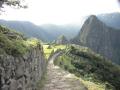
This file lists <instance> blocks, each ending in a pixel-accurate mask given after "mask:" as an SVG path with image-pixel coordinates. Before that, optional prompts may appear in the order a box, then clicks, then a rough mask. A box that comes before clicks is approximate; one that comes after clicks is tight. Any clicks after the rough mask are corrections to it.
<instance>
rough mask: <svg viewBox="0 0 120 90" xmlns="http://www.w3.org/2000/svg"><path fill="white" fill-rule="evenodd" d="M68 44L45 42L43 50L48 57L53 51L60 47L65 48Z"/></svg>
mask: <svg viewBox="0 0 120 90" xmlns="http://www.w3.org/2000/svg"><path fill="white" fill-rule="evenodd" d="M65 48H66V46H65V45H48V44H44V45H43V50H44V53H45V57H46V58H47V59H48V58H49V56H50V54H51V53H52V52H55V51H56V50H58V49H65Z"/></svg>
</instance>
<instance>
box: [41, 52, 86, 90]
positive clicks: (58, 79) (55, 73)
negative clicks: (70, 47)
mask: <svg viewBox="0 0 120 90" xmlns="http://www.w3.org/2000/svg"><path fill="white" fill-rule="evenodd" d="M58 55H59V53H57V54H55V55H54V56H53V57H52V58H51V60H50V62H49V64H48V67H47V76H46V81H45V85H44V88H43V90H87V88H86V87H85V86H84V85H83V84H82V83H81V82H80V81H79V80H78V79H76V77H75V76H74V75H73V74H70V73H69V72H67V71H64V70H63V69H61V68H59V67H58V66H55V65H54V64H53V61H54V59H55V58H56V57H57V56H58Z"/></svg>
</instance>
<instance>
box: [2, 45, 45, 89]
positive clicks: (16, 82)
mask: <svg viewBox="0 0 120 90" xmlns="http://www.w3.org/2000/svg"><path fill="white" fill-rule="evenodd" d="M45 68H46V62H45V60H44V53H43V49H42V47H41V46H37V47H35V48H32V49H31V50H30V51H29V52H27V53H26V54H25V55H23V56H19V57H13V56H11V55H7V54H4V55H0V90H37V82H38V81H40V79H41V76H42V74H43V73H44V71H45Z"/></svg>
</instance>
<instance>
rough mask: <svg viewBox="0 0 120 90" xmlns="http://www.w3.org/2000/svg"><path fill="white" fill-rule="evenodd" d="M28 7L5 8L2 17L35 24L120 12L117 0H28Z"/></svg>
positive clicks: (73, 21) (65, 22)
mask: <svg viewBox="0 0 120 90" xmlns="http://www.w3.org/2000/svg"><path fill="white" fill-rule="evenodd" d="M27 1H28V6H29V8H28V9H25V10H24V9H20V10H14V9H10V8H8V7H6V8H5V10H6V13H4V14H3V15H0V19H7V20H23V21H31V22H34V23H35V24H38V25H40V24H46V23H47V24H48V23H51V24H68V23H79V22H80V19H81V17H83V16H87V15H90V14H101V13H111V12H119V11H120V7H119V5H118V2H117V0H27Z"/></svg>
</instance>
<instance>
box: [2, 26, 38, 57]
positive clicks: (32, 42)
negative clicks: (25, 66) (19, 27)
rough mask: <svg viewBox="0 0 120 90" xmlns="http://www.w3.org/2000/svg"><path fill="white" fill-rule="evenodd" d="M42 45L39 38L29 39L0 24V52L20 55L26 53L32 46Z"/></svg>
mask: <svg viewBox="0 0 120 90" xmlns="http://www.w3.org/2000/svg"><path fill="white" fill-rule="evenodd" d="M38 44H39V45H40V42H39V41H38V40H37V39H27V38H24V36H23V35H22V34H20V33H18V32H15V31H13V30H9V29H8V28H6V27H2V26H0V54H3V53H7V54H9V55H13V56H18V55H23V54H25V53H26V52H27V51H28V50H29V49H30V47H34V46H37V45H38Z"/></svg>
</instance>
